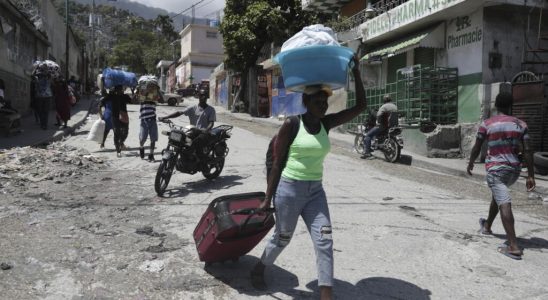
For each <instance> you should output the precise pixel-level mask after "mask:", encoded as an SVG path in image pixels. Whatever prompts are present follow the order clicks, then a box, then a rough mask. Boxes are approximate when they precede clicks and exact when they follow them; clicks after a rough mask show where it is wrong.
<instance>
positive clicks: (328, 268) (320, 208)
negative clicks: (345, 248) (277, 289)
mask: <svg viewBox="0 0 548 300" xmlns="http://www.w3.org/2000/svg"><path fill="white" fill-rule="evenodd" d="M274 205H275V207H276V213H275V216H276V228H275V231H274V235H273V236H272V238H271V239H270V240H269V241H268V243H267V245H266V248H265V250H264V252H263V255H262V257H261V262H262V263H263V264H264V265H267V266H268V265H272V264H274V261H275V260H276V258H277V257H278V255H280V253H281V252H282V251H283V249H284V248H285V247H286V246H287V245H288V244H289V241H290V240H291V237H292V236H293V232H294V231H295V227H296V226H297V221H298V219H299V216H301V217H302V218H303V220H304V223H305V224H306V227H307V228H308V232H309V233H310V237H311V238H312V243H313V244H314V248H315V250H316V251H315V252H316V268H317V269H318V285H319V286H333V239H332V236H331V221H330V218H329V208H328V206H327V199H326V197H325V191H324V190H323V186H322V182H321V181H300V180H293V179H287V178H284V177H282V178H281V179H280V183H279V184H278V189H277V191H276V196H275V197H274Z"/></svg>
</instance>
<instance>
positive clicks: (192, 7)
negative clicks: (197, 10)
mask: <svg viewBox="0 0 548 300" xmlns="http://www.w3.org/2000/svg"><path fill="white" fill-rule="evenodd" d="M204 1H205V0H200V1H198V2H196V3H194V4H192V5H191V6H190V7H188V8H186V9H184V10H182V11H181V12H179V13H178V14H176V15H174V16H172V17H171V19H173V18H175V17H177V16H179V15H181V14H183V13H184V12H186V11H188V10H190V9H194V7H195V6H196V5H198V4H200V3H202V2H204Z"/></svg>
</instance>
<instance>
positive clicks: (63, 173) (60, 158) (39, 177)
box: [0, 143, 105, 194]
mask: <svg viewBox="0 0 548 300" xmlns="http://www.w3.org/2000/svg"><path fill="white" fill-rule="evenodd" d="M104 161H105V159H104V158H101V157H99V156H95V155H91V154H90V153H89V151H87V150H84V149H78V148H74V147H71V146H67V145H64V144H61V143H53V144H50V145H48V146H47V147H46V148H36V147H22V148H21V147H17V148H11V149H7V150H4V151H2V152H0V193H4V194H6V193H10V192H13V191H14V190H19V188H16V187H24V186H26V185H29V184H32V183H37V182H41V181H46V180H51V181H53V182H54V183H56V184H62V183H64V182H66V181H67V180H71V179H73V178H75V177H79V176H82V175H84V174H87V173H89V172H90V171H95V170H98V169H101V168H104Z"/></svg>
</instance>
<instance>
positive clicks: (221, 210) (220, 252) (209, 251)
mask: <svg viewBox="0 0 548 300" xmlns="http://www.w3.org/2000/svg"><path fill="white" fill-rule="evenodd" d="M264 197H265V193H263V192H256V193H245V194H235V195H227V196H222V197H219V198H216V199H215V200H213V201H211V203H210V204H209V206H208V208H207V210H206V211H205V213H204V214H203V215H202V218H201V219H200V222H199V223H198V225H197V226H196V228H195V229H194V233H193V236H194V241H195V242H196V249H197V250H198V256H199V257H200V260H201V261H204V262H206V264H210V263H214V262H223V261H226V260H233V261H236V260H238V258H239V257H240V256H242V255H244V254H246V253H248V252H249V251H251V250H252V249H253V248H254V247H255V246H256V245H257V244H258V243H259V242H260V241H261V240H262V239H263V238H264V236H265V235H266V234H267V233H268V231H269V230H270V229H271V228H272V226H274V217H273V215H272V212H273V210H269V211H265V212H258V211H257V208H258V207H259V205H260V204H261V202H262V201H264Z"/></svg>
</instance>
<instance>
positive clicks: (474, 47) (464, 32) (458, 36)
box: [442, 8, 484, 76]
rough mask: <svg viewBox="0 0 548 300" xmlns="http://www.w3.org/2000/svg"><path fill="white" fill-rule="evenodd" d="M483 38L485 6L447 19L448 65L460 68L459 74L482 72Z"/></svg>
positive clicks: (446, 43) (446, 45) (446, 44)
mask: <svg viewBox="0 0 548 300" xmlns="http://www.w3.org/2000/svg"><path fill="white" fill-rule="evenodd" d="M483 38H484V29H483V8H480V9H478V10H477V11H475V12H473V13H470V14H466V15H461V16H458V17H455V18H453V19H450V20H449V21H447V27H446V34H445V47H446V51H445V52H446V53H445V54H446V55H447V66H448V67H451V68H459V76H463V75H468V74H474V73H480V72H481V71H482V62H483V53H482V52H483ZM442 52H443V51H442Z"/></svg>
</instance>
